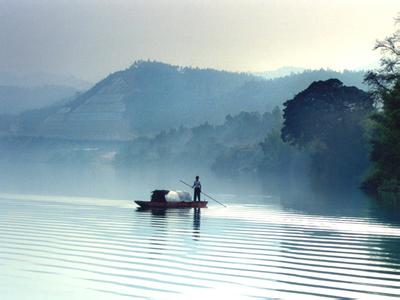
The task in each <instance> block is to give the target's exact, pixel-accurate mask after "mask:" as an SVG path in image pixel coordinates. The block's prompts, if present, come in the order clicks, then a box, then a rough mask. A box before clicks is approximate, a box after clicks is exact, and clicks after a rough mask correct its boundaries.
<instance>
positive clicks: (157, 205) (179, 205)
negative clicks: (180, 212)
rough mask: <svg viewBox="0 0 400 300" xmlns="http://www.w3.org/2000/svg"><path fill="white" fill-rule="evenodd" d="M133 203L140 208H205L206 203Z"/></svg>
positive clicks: (138, 201)
mask: <svg viewBox="0 0 400 300" xmlns="http://www.w3.org/2000/svg"><path fill="white" fill-rule="evenodd" d="M135 203H136V204H137V205H139V206H140V207H142V208H205V207H207V203H208V202H207V201H179V202H176V201H165V202H158V201H140V200H136V201H135Z"/></svg>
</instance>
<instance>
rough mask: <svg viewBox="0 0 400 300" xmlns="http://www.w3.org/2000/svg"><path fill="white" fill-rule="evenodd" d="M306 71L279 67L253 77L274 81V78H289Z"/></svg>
mask: <svg viewBox="0 0 400 300" xmlns="http://www.w3.org/2000/svg"><path fill="white" fill-rule="evenodd" d="M306 70H307V69H305V68H299V67H281V68H278V69H276V70H270V71H265V72H258V73H254V75H256V76H260V77H263V78H265V79H274V78H279V77H285V76H289V75H293V74H299V73H302V72H304V71H306Z"/></svg>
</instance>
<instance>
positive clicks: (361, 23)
mask: <svg viewBox="0 0 400 300" xmlns="http://www.w3.org/2000/svg"><path fill="white" fill-rule="evenodd" d="M399 11H400V0H241V1H237V0H203V1H201V0H197V1H195V0H0V43H1V44H0V71H14V72H36V71H45V72H52V73H60V74H74V75H76V76H78V77H80V78H83V79H86V80H90V81H95V80H97V79H100V78H101V77H103V76H105V75H107V74H108V73H110V72H113V71H116V70H120V69H124V68H126V67H127V66H129V65H130V64H131V63H132V62H133V61H135V60H137V59H154V60H161V61H165V62H169V63H173V64H177V65H185V66H199V67H213V68H218V69H227V70H234V71H264V70H268V69H275V68H279V67H281V66H299V67H308V68H320V67H330V68H334V69H343V68H359V67H365V66H368V65H370V64H371V63H373V62H374V61H376V60H377V57H378V53H373V52H372V47H373V45H374V42H375V40H376V39H377V38H383V37H385V36H387V35H389V34H391V33H392V32H393V30H394V21H393V19H394V17H395V16H396V15H397V13H398V12H399Z"/></svg>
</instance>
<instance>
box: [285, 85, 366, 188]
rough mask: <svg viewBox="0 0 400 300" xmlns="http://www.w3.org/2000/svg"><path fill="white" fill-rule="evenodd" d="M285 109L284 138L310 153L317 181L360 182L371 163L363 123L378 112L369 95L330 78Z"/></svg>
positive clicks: (310, 87)
mask: <svg viewBox="0 0 400 300" xmlns="http://www.w3.org/2000/svg"><path fill="white" fill-rule="evenodd" d="M284 107H285V108H284V115H283V118H284V123H283V127H282V130H281V136H282V139H283V141H285V142H288V143H290V144H292V145H295V146H297V147H298V148H301V149H306V150H308V151H309V152H310V155H311V163H312V165H311V172H312V174H311V175H313V177H314V178H318V179H319V180H322V181H325V183H333V182H334V181H335V180H339V181H343V179H344V181H345V182H346V181H354V180H357V179H358V178H357V177H358V176H359V175H360V173H361V172H362V171H363V170H364V168H365V167H366V165H367V162H368V160H367V150H366V141H365V140H364V138H363V136H364V134H363V133H364V127H363V122H364V120H365V119H366V118H367V116H368V115H369V114H370V113H371V112H372V111H373V109H374V108H373V100H372V98H371V97H370V95H369V94H368V93H366V92H364V91H362V90H360V89H358V88H356V87H347V86H344V85H343V83H342V82H341V81H339V80H337V79H329V80H326V81H317V82H313V83H312V84H311V85H310V86H309V87H308V88H307V89H306V90H304V91H302V92H300V93H299V94H297V95H296V96H295V97H294V98H293V99H292V100H289V101H287V102H285V103H284Z"/></svg>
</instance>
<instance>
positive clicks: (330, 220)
mask: <svg viewBox="0 0 400 300" xmlns="http://www.w3.org/2000/svg"><path fill="white" fill-rule="evenodd" d="M218 197H219V199H220V200H223V201H224V202H225V203H227V204H228V207H227V208H224V207H221V206H218V205H214V204H211V203H210V206H209V208H207V209H202V210H201V211H200V210H194V209H179V210H168V211H149V210H147V211H141V210H139V209H137V208H136V206H135V205H134V204H133V202H132V201H131V200H113V199H101V198H79V197H62V196H41V195H27V194H6V193H3V194H0V266H1V269H2V272H1V274H0V294H1V295H2V296H1V298H2V299H128V298H130V299H266V298H267V299H268V298H292V299H312V298H325V297H326V298H337V297H341V298H344V297H345V298H362V299H368V298H369V299H381V298H382V299H386V298H387V299H389V298H399V297H400V258H399V256H398V252H399V251H398V250H399V249H400V240H399V237H400V226H399V224H398V223H397V221H396V220H397V219H396V218H389V217H382V214H383V213H382V211H381V213H379V214H378V213H377V214H374V213H373V212H374V211H376V210H375V208H374V207H371V205H369V206H368V205H365V203H366V202H365V201H367V200H365V199H358V200H355V201H354V202H355V203H359V206H358V207H357V205H356V207H355V206H354V205H353V206H351V207H352V209H351V208H349V207H346V206H345V205H344V204H343V205H340V207H341V209H336V210H334V209H333V210H332V209H331V208H330V206H329V205H331V204H329V205H328V204H326V205H324V204H323V203H324V201H323V200H324V199H323V196H315V197H316V198H318V197H322V198H318V199H319V200H320V201H319V202H317V200H316V199H309V201H310V202H309V203H308V205H303V206H302V207H300V206H296V205H292V204H290V203H291V201H289V202H287V201H286V200H285V197H284V196H281V197H271V196H268V195H253V196H252V195H249V196H246V197H245V198H244V197H243V196H240V195H239V196H237V195H236V196H235V195H218ZM293 197H294V196H293ZM290 198H291V199H292V200H294V202H295V203H298V201H295V200H297V199H293V198H292V196H290ZM309 198H312V197H309ZM303 200H304V199H303ZM347 200H348V201H346V199H342V200H339V199H338V201H339V202H342V203H346V202H349V199H347ZM304 201H305V200H304ZM357 201H358V202H357ZM317 203H319V204H318V205H317ZM329 203H331V202H330V201H329ZM324 206H327V209H325V210H324V209H323V208H324ZM337 206H338V205H337ZM324 212H330V213H324ZM386 216H388V214H387V215H386Z"/></svg>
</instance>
